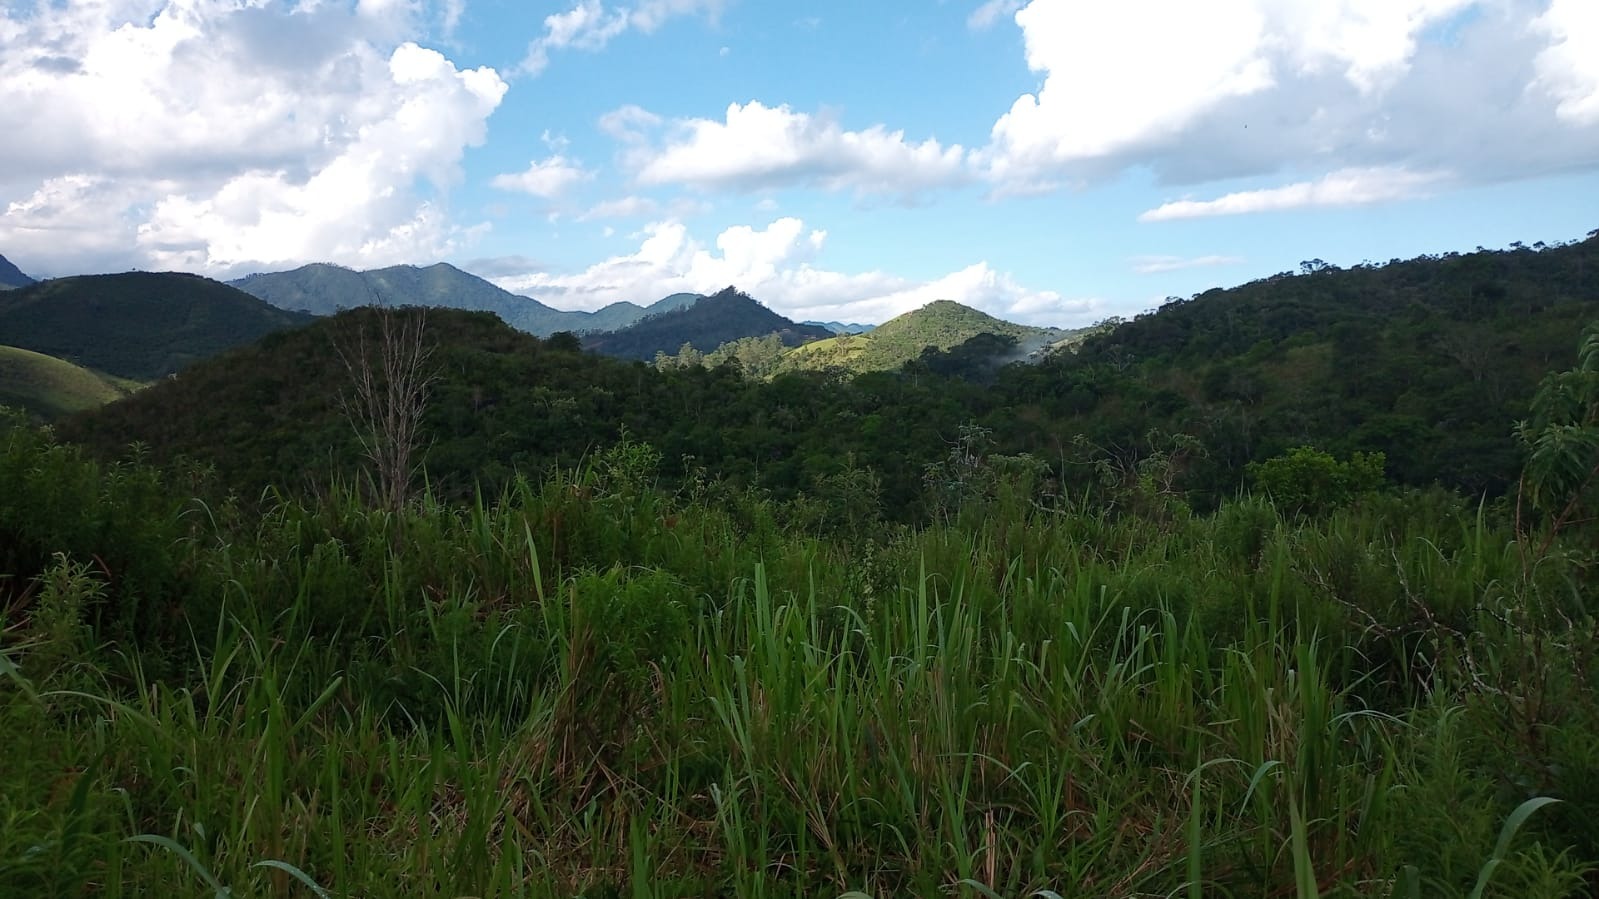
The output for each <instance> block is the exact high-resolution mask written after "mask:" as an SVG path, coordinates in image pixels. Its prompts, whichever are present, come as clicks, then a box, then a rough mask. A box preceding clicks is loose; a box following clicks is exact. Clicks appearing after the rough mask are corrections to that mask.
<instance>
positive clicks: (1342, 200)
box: [1138, 169, 1445, 222]
mask: <svg viewBox="0 0 1599 899" xmlns="http://www.w3.org/2000/svg"><path fill="white" fill-rule="evenodd" d="M1444 178H1445V176H1444V175H1443V174H1441V173H1437V172H1407V171H1404V170H1402V169H1358V170H1356V169H1351V170H1345V171H1340V172H1334V173H1332V174H1330V175H1328V176H1326V177H1325V178H1321V179H1320V180H1317V181H1301V182H1298V183H1296V184H1288V185H1284V186H1282V187H1272V188H1267V189H1264V190H1245V191H1239V192H1237V193H1230V194H1227V195H1225V196H1222V197H1218V198H1216V199H1214V200H1177V201H1174V202H1171V203H1166V204H1164V205H1162V206H1159V207H1157V208H1155V209H1151V210H1149V211H1147V212H1145V213H1143V214H1142V215H1140V216H1139V217H1138V220H1139V221H1141V222H1166V221H1173V220H1175V219H1191V218H1203V217H1206V216H1214V215H1243V214H1246V213H1252V212H1279V211H1282V210H1287V209H1302V208H1308V207H1318V206H1363V205H1366V204H1369V203H1384V202H1388V201H1391V200H1403V199H1409V198H1411V197H1415V196H1419V195H1421V194H1422V193H1424V192H1425V191H1426V190H1427V189H1428V188H1429V187H1431V186H1434V185H1436V184H1438V183H1439V182H1440V181H1443V180H1444Z"/></svg>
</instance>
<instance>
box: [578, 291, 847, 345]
mask: <svg viewBox="0 0 1599 899" xmlns="http://www.w3.org/2000/svg"><path fill="white" fill-rule="evenodd" d="M768 334H776V335H777V336H778V339H779V340H781V341H782V342H783V344H784V345H785V346H798V345H799V344H801V343H805V342H806V341H811V340H822V339H825V338H827V337H829V336H831V335H832V332H831V331H828V330H827V329H826V328H819V327H816V326H814V325H802V324H799V323H797V322H794V321H792V320H790V319H787V318H784V317H783V316H781V315H778V314H777V313H776V312H773V311H772V310H770V309H768V308H766V307H765V306H763V305H761V304H760V303H758V302H756V301H755V300H754V299H752V298H751V297H749V296H748V295H746V294H742V293H739V292H738V291H737V290H734V289H733V288H731V287H729V288H727V289H726V290H723V291H722V292H720V293H717V294H714V295H712V296H709V297H705V298H704V299H702V300H700V301H699V302H697V303H695V304H693V305H692V306H685V307H682V308H679V309H675V310H672V311H669V312H663V313H660V314H658V315H651V316H649V317H648V318H645V319H643V320H641V321H639V322H638V323H636V324H633V325H630V326H628V327H626V328H623V329H621V330H619V331H611V332H607V333H603V334H595V335H592V336H590V337H589V338H588V339H586V340H585V341H584V342H583V345H584V346H585V347H586V348H588V349H591V350H593V351H595V352H597V353H602V354H604V355H607V356H616V357H618V358H622V359H640V360H650V359H654V358H655V354H656V353H667V354H671V353H676V352H677V351H678V350H680V349H681V348H682V347H683V345H684V344H692V345H693V346H694V347H695V349H698V350H701V351H710V350H714V349H716V348H717V347H719V346H721V345H722V344H724V343H731V342H732V341H735V340H740V339H744V338H749V337H764V336H766V335H768Z"/></svg>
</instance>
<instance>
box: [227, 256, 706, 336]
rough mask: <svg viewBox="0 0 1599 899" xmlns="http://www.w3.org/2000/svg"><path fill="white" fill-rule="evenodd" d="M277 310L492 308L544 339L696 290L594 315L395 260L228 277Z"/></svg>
mask: <svg viewBox="0 0 1599 899" xmlns="http://www.w3.org/2000/svg"><path fill="white" fill-rule="evenodd" d="M229 283H230V284H231V285H232V286H234V287H237V288H239V289H240V290H243V291H244V292H246V293H248V294H250V295H252V296H255V297H259V298H260V299H263V300H265V301H267V302H268V303H271V304H272V305H274V306H277V307H278V308H280V309H293V310H298V311H303V312H309V313H311V314H313V315H332V314H333V313H335V312H338V311H339V310H340V309H351V308H354V307H356V306H370V305H383V306H433V307H440V308H446V309H465V310H472V311H478V312H493V313H494V314H495V315H498V316H499V317H500V318H501V319H503V320H504V321H505V322H506V324H509V325H510V326H511V327H513V328H517V329H518V330H522V331H526V332H528V333H529V334H535V335H538V336H540V337H548V336H550V335H551V334H554V333H556V332H558V331H571V332H573V333H577V334H582V333H587V332H591V331H610V330H615V329H617V328H625V327H627V326H628V325H631V324H633V323H634V322H636V321H638V320H639V319H642V318H644V317H645V316H646V315H649V314H651V312H664V311H666V310H669V309H675V308H678V307H680V306H684V305H689V304H692V303H693V302H695V301H696V300H698V299H699V297H698V295H696V294H673V295H672V296H669V297H666V298H665V299H662V300H660V301H659V302H657V303H655V304H653V305H652V306H649V307H644V306H639V305H637V304H635V303H626V302H623V303H612V304H611V305H609V306H606V307H605V308H603V309H600V310H599V311H597V312H569V311H564V310H561V309H555V308H552V307H550V306H546V305H545V304H543V303H540V302H539V301H538V300H535V299H532V298H530V297H525V296H521V295H519V294H514V293H511V292H510V291H508V290H504V289H502V288H500V287H498V286H496V285H494V284H491V283H489V282H488V281H485V280H484V279H482V278H480V277H478V276H477V275H474V274H471V273H470V272H464V271H462V270H460V269H458V268H456V267H455V266H453V265H448V264H446V263H442V262H441V263H438V264H436V265H430V266H428V267H426V268H418V267H417V266H414V265H396V266H391V267H389V268H381V269H373V270H370V271H355V270H353V269H348V268H344V267H342V266H337V265H328V264H325V263H314V264H312V265H305V266H301V267H300V268H297V269H293V270H292V271H286V272H264V273H258V274H253V275H248V276H246V277H243V278H239V279H238V280H235V281H231V282H229Z"/></svg>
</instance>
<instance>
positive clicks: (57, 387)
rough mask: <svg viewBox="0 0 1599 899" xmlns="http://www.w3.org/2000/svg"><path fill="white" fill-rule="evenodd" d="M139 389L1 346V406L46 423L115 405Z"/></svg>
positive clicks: (84, 370) (130, 383)
mask: <svg viewBox="0 0 1599 899" xmlns="http://www.w3.org/2000/svg"><path fill="white" fill-rule="evenodd" d="M139 386H140V385H139V384H138V383H137V382H134V381H128V380H126V379H121V378H113V377H111V376H109V375H103V374H100V373H98V372H94V371H90V370H89V369H86V368H83V367H82V366H79V365H73V364H72V363H71V362H67V361H65V360H62V359H57V358H55V357H54V356H46V355H44V354H43V353H35V352H33V351H32V350H23V349H18V348H16V347H10V346H0V406H11V407H13V408H17V409H21V410H22V411H24V412H26V413H28V414H30V415H33V416H35V417H37V418H41V419H44V420H46V421H50V420H53V419H56V418H60V417H61V416H63V415H69V414H71V413H74V412H82V411H85V410H87V409H94V408H97V407H99V406H103V405H105V404H106V403H110V402H115V401H116V400H119V399H122V398H123V397H125V396H128V395H129V394H131V393H133V391H134V390H136V389H138V387H139Z"/></svg>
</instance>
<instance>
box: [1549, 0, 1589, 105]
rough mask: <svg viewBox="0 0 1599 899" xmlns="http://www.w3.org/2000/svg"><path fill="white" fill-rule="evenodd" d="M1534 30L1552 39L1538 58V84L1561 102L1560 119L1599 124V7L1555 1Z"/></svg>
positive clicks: (1586, 0) (1578, 1) (1569, 0)
mask: <svg viewBox="0 0 1599 899" xmlns="http://www.w3.org/2000/svg"><path fill="white" fill-rule="evenodd" d="M1533 28H1534V30H1536V31H1540V32H1543V33H1545V34H1547V35H1548V36H1549V38H1550V45H1549V47H1548V48H1547V49H1545V50H1544V51H1543V52H1542V53H1540V54H1539V55H1538V60H1537V66H1538V82H1539V84H1540V85H1542V86H1543V87H1544V88H1545V89H1547V90H1548V91H1549V92H1550V93H1551V94H1553V95H1554V97H1555V98H1556V99H1557V100H1558V101H1559V104H1560V105H1559V106H1557V107H1556V111H1557V112H1558V113H1559V115H1560V117H1561V118H1563V119H1566V120H1568V121H1570V122H1573V123H1575V124H1577V125H1595V124H1599V4H1596V3H1594V2H1593V0H1553V2H1552V3H1551V4H1550V5H1549V9H1548V11H1546V12H1545V13H1544V14H1543V15H1542V16H1540V17H1538V19H1537V20H1535V21H1534V22H1533Z"/></svg>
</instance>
